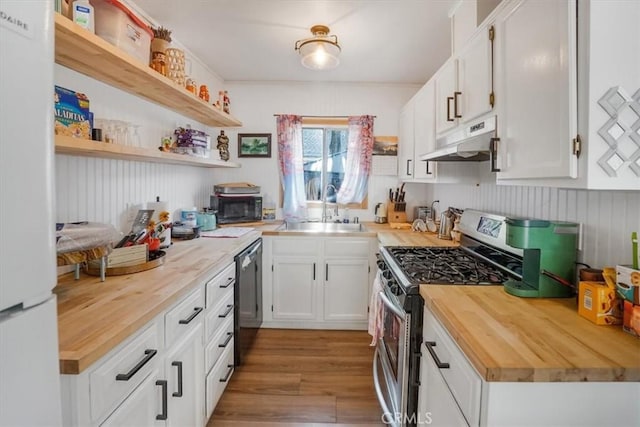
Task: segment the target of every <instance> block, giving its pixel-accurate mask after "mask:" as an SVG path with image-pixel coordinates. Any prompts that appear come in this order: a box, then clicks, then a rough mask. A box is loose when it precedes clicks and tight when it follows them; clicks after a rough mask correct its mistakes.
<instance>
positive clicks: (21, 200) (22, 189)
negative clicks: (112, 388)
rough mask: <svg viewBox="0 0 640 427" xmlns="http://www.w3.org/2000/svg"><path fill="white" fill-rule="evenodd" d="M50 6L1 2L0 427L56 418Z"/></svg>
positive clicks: (44, 1) (53, 422)
mask: <svg viewBox="0 0 640 427" xmlns="http://www.w3.org/2000/svg"><path fill="white" fill-rule="evenodd" d="M53 11H54V6H53V0H0V190H1V193H0V230H1V231H0V426H2V427H5V426H11V427H14V426H57V425H60V424H61V422H62V417H61V402H60V376H59V368H58V329H57V318H56V298H55V295H54V294H53V293H52V292H51V290H52V289H53V287H54V286H55V285H56V250H55V218H54V176H55V174H54V170H53V168H54V146H53V93H54V83H53V52H54V50H53V49H54V45H53V37H54V29H53Z"/></svg>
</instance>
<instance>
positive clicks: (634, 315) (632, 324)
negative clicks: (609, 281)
mask: <svg viewBox="0 0 640 427" xmlns="http://www.w3.org/2000/svg"><path fill="white" fill-rule="evenodd" d="M622 330H623V331H625V332H628V333H630V334H631V335H633V336H635V337H636V338H640V305H636V304H633V303H631V301H626V300H625V301H624V318H623V322H622Z"/></svg>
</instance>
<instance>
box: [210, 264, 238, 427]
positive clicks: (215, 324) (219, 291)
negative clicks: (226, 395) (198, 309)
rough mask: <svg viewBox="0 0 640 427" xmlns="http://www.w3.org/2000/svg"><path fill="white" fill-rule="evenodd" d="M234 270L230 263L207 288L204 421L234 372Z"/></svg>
mask: <svg viewBox="0 0 640 427" xmlns="http://www.w3.org/2000/svg"><path fill="white" fill-rule="evenodd" d="M235 267H236V265H235V263H230V264H228V265H227V266H226V267H225V268H224V270H222V272H220V273H219V274H217V275H216V276H214V277H213V278H212V279H210V280H209V281H208V282H207V283H206V285H205V298H206V312H205V335H204V347H205V348H204V372H205V374H206V379H205V392H204V397H205V422H206V420H207V419H209V417H211V414H212V413H213V410H214V409H215V407H216V405H217V404H218V400H219V399H220V396H221V395H222V392H223V391H224V389H225V387H226V385H227V382H228V380H229V378H231V374H232V373H233V366H234V345H235V339H236V337H235V336H234V334H235V331H234V292H235V291H234V284H235V280H236V268H235ZM221 371H224V373H222V372H221ZM220 378H224V381H221V380H220Z"/></svg>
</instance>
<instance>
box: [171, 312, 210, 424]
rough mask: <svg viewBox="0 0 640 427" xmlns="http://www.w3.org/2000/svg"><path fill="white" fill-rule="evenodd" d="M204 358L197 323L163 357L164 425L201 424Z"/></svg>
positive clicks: (199, 325) (199, 326) (202, 420)
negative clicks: (165, 384) (165, 382)
mask: <svg viewBox="0 0 640 427" xmlns="http://www.w3.org/2000/svg"><path fill="white" fill-rule="evenodd" d="M203 356H204V352H203V348H202V322H200V323H198V324H196V325H194V327H193V328H192V330H190V331H189V332H187V333H186V334H185V335H184V336H183V337H182V339H181V340H180V341H179V342H178V343H177V344H176V345H175V346H173V348H172V349H171V350H170V351H169V352H167V355H166V357H165V365H164V370H165V378H166V379H167V389H166V391H165V392H166V393H167V396H166V399H167V402H168V403H167V424H166V425H167V426H202V425H204V411H203V409H204V403H203V402H204V361H203ZM163 399H164V397H163Z"/></svg>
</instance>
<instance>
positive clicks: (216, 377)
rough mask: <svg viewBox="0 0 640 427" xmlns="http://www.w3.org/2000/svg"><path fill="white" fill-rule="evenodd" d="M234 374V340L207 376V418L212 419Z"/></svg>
mask: <svg viewBox="0 0 640 427" xmlns="http://www.w3.org/2000/svg"><path fill="white" fill-rule="evenodd" d="M232 374H233V340H231V342H230V344H229V345H228V346H227V348H226V350H224V352H223V353H222V356H221V357H220V360H218V363H216V364H215V366H214V367H213V369H212V370H211V372H209V375H207V380H206V382H207V385H206V390H205V400H206V405H207V416H206V418H207V419H208V418H210V417H211V414H212V413H213V410H214V409H215V408H216V405H217V404H218V400H220V396H222V392H223V391H224V389H225V388H226V387H227V384H228V383H229V380H230V379H231V375H232Z"/></svg>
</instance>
